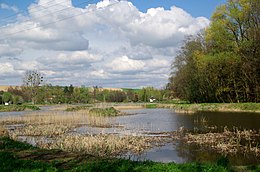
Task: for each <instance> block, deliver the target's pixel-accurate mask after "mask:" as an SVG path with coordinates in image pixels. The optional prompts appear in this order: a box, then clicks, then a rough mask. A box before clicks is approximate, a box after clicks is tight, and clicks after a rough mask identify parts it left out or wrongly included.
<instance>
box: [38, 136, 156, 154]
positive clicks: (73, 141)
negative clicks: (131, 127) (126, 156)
mask: <svg viewBox="0 0 260 172" xmlns="http://www.w3.org/2000/svg"><path fill="white" fill-rule="evenodd" d="M150 141H151V140H149V138H147V137H137V136H118V135H108V134H104V135H94V136H83V135H63V136H62V137H59V138H58V139H57V141H55V142H53V143H52V144H50V143H48V144H42V145H40V147H42V148H48V149H61V150H64V151H69V152H78V153H85V154H91V155H95V156H102V157H110V156H117V155H120V154H122V153H126V152H131V153H135V154H138V153H140V152H143V151H144V150H146V149H148V148H151V146H152V145H151V144H150Z"/></svg>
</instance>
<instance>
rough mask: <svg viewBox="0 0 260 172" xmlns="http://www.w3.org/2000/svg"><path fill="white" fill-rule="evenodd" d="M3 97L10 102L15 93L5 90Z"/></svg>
mask: <svg viewBox="0 0 260 172" xmlns="http://www.w3.org/2000/svg"><path fill="white" fill-rule="evenodd" d="M2 97H3V101H4V102H5V103H9V102H11V101H12V100H13V95H12V94H11V93H9V92H4V93H3V96H2Z"/></svg>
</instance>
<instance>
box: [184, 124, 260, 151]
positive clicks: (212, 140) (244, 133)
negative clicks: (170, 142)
mask: <svg viewBox="0 0 260 172" xmlns="http://www.w3.org/2000/svg"><path fill="white" fill-rule="evenodd" d="M259 140H260V132H256V131H252V130H238V129H237V128H234V131H230V130H228V129H227V128H225V129H224V132H222V133H206V134H191V133H189V134H186V135H185V137H184V141H185V142H186V143H188V144H196V145H200V146H202V147H208V148H209V149H212V150H215V151H217V152H219V153H223V154H236V153H238V152H240V153H241V152H243V153H244V154H246V153H254V154H255V155H256V156H260V148H259V143H258V142H259Z"/></svg>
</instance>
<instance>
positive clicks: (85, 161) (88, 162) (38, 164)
mask: <svg viewBox="0 0 260 172" xmlns="http://www.w3.org/2000/svg"><path fill="white" fill-rule="evenodd" d="M223 162H224V163H223ZM259 169H260V167H251V170H254V171H257V170H259ZM0 171H109V172H110V171H120V172H121V171H122V172H124V171H140V172H141V171H142V172H143V171H194V172H196V171H214V172H215V171H219V172H222V171H223V172H225V171H232V170H231V167H229V166H228V164H226V163H225V161H223V160H220V161H218V162H217V163H216V164H201V163H190V164H175V163H167V164H164V163H155V162H147V161H146V162H135V161H130V160H123V159H107V158H100V157H95V156H91V155H86V154H75V153H70V152H63V151H60V150H45V149H39V148H37V147H33V146H30V145H28V144H25V143H21V142H17V141H13V140H11V139H9V138H7V137H0Z"/></svg>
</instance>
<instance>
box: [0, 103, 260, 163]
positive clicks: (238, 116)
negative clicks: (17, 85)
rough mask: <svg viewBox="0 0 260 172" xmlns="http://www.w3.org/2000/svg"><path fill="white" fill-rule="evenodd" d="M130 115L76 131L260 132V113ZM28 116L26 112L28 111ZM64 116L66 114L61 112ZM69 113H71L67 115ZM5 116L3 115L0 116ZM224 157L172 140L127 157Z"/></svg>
mask: <svg viewBox="0 0 260 172" xmlns="http://www.w3.org/2000/svg"><path fill="white" fill-rule="evenodd" d="M50 110H52V109H50V108H48V107H45V108H43V110H42V111H47V112H48V111H50ZM123 112H126V113H127V114H131V115H127V116H118V117H111V118H110V120H111V122H112V123H113V124H114V126H117V127H112V128H98V127H89V126H81V127H79V128H76V129H75V130H74V132H76V133H80V134H88V133H91V134H98V133H104V134H107V133H111V134H118V135H127V134H129V135H145V136H151V137H152V136H167V135H168V134H169V133H171V132H176V131H179V130H180V129H182V130H183V129H184V130H189V131H202V132H205V131H207V130H208V129H209V128H210V129H212V128H213V130H214V132H219V131H223V128H224V127H227V128H229V129H230V130H232V129H233V128H234V127H235V128H239V129H241V130H243V129H251V130H256V131H259V130H260V114H259V113H244V112H243V113H240V112H234V113H231V112H198V113H194V114H183V113H176V112H175V111H174V110H173V109H131V110H123ZM24 113H26V112H24ZM21 114H23V113H22V112H19V113H12V112H8V115H21ZM61 114H62V112H61ZM65 114H68V113H65ZM1 115H4V114H3V113H0V116H1ZM220 156H221V155H220V154H218V153H216V152H212V151H208V150H206V149H205V150H201V149H200V148H198V147H196V146H195V145H187V144H185V143H183V142H182V141H176V140H169V142H167V143H166V144H164V145H162V146H158V147H155V148H152V149H150V150H148V151H146V152H144V153H142V154H140V155H130V154H126V155H124V156H123V157H125V158H130V159H132V160H151V161H158V162H176V163H184V162H193V161H214V162H215V161H216V159H217V158H218V157H220ZM228 158H229V160H230V161H231V163H232V164H233V165H248V164H259V163H260V161H259V160H258V159H256V158H255V156H252V155H243V154H241V155H240V154H236V155H235V156H229V157H228Z"/></svg>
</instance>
